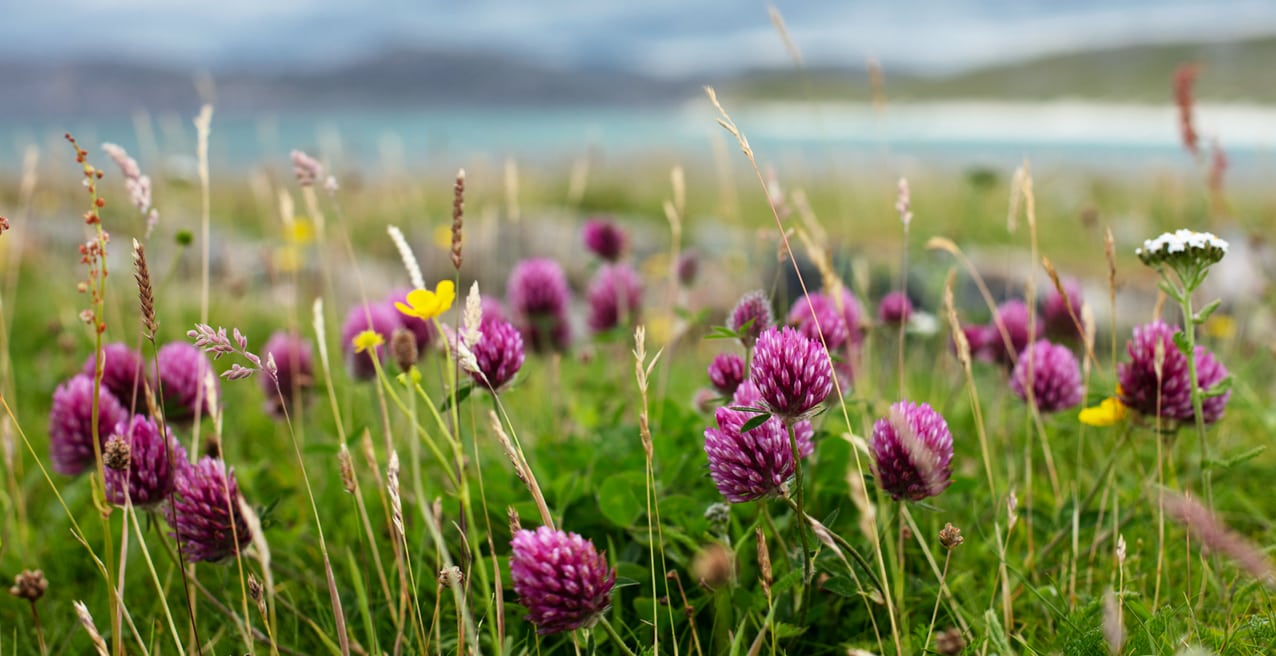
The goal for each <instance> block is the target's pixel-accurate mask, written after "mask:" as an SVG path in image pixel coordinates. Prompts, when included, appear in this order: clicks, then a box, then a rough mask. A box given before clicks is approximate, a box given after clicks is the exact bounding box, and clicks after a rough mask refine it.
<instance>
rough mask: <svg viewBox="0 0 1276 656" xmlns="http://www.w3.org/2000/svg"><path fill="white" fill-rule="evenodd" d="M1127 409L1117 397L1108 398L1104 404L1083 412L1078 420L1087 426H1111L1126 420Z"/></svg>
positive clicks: (1078, 416)
mask: <svg viewBox="0 0 1276 656" xmlns="http://www.w3.org/2000/svg"><path fill="white" fill-rule="evenodd" d="M1125 412H1126V408H1125V406H1124V405H1123V404H1122V403H1121V401H1120V400H1119V399H1117V398H1116V397H1112V396H1110V397H1108V398H1106V399H1104V400H1103V402H1102V403H1100V404H1099V405H1096V406H1094V407H1090V408H1086V409H1084V410H1082V411H1081V413H1080V414H1079V415H1077V418H1078V419H1079V420H1081V423H1083V424H1085V425H1087V426H1111V425H1113V424H1116V423H1117V422H1119V421H1121V420H1122V419H1125Z"/></svg>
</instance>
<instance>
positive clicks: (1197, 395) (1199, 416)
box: [1179, 276, 1214, 505]
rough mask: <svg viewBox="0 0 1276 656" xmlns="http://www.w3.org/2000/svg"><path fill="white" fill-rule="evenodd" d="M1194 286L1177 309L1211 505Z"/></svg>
mask: <svg viewBox="0 0 1276 656" xmlns="http://www.w3.org/2000/svg"><path fill="white" fill-rule="evenodd" d="M1202 277H1203V276H1193V280H1192V281H1190V282H1189V283H1188V284H1191V283H1197V284H1199V281H1200V279H1201V278H1202ZM1194 289H1195V286H1194V285H1193V286H1192V287H1188V288H1186V289H1184V290H1182V298H1180V299H1179V307H1180V308H1181V309H1182V310H1183V336H1184V337H1186V338H1187V353H1185V354H1184V356H1185V357H1186V358H1187V373H1188V377H1189V381H1190V382H1191V384H1192V415H1193V418H1194V419H1195V420H1196V422H1195V423H1196V437H1197V440H1198V442H1199V443H1200V449H1201V477H1202V479H1204V484H1205V498H1206V500H1207V501H1208V502H1209V503H1210V504H1211V505H1212V504H1213V502H1214V490H1213V486H1212V484H1211V478H1212V476H1211V474H1210V467H1209V450H1208V446H1207V445H1206V442H1205V409H1204V405H1205V391H1204V390H1202V389H1201V384H1200V379H1199V378H1198V376H1197V372H1196V316H1195V315H1194V314H1193V312H1192V292H1193V291H1194Z"/></svg>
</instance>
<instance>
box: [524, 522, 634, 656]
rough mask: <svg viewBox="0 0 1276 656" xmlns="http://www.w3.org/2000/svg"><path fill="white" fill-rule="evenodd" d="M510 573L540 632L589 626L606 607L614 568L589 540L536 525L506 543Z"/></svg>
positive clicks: (609, 603) (554, 631)
mask: <svg viewBox="0 0 1276 656" xmlns="http://www.w3.org/2000/svg"><path fill="white" fill-rule="evenodd" d="M510 546H511V547H512V553H511V554H510V576H511V578H512V579H513V580H514V592H515V593H516V594H518V599H519V603H521V604H522V605H523V606H524V607H525V608H527V619H528V620H529V621H530V622H531V623H532V624H535V625H536V632H537V633H539V634H541V635H549V634H553V633H561V632H563V631H571V630H574V629H578V628H581V627H588V626H592V625H593V624H594V622H596V621H598V618H599V617H601V616H602V614H603V613H605V612H606V611H607V609H608V607H610V606H611V590H612V587H613V586H614V585H615V583H616V572H615V570H613V569H612V568H611V566H610V565H608V564H607V559H606V558H605V557H604V555H603V554H600V553H599V552H598V550H597V549H595V548H594V543H593V542H591V541H589V540H586V539H584V538H582V537H581V536H580V535H578V534H576V533H569V532H566V531H561V530H554V529H551V528H549V527H548V526H542V527H540V528H538V529H536V530H535V531H529V530H520V531H518V532H517V533H515V534H514V539H513V540H512V541H511V543H510Z"/></svg>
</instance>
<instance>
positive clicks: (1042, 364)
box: [1010, 339, 1084, 412]
mask: <svg viewBox="0 0 1276 656" xmlns="http://www.w3.org/2000/svg"><path fill="white" fill-rule="evenodd" d="M1010 389H1011V390H1012V391H1014V393H1015V396H1018V397H1019V398H1021V399H1023V400H1024V401H1027V400H1028V390H1029V389H1032V399H1033V401H1035V402H1036V405H1037V408H1038V409H1039V410H1041V411H1042V412H1058V411H1060V410H1067V409H1068V408H1071V407H1074V406H1076V405H1077V404H1078V403H1080V402H1081V397H1082V394H1083V391H1084V386H1083V385H1082V382H1081V367H1080V366H1079V365H1078V364H1077V358H1076V357H1075V356H1073V355H1072V351H1070V350H1068V347H1066V346H1062V345H1060V344H1051V343H1050V342H1049V341H1047V340H1044V339H1042V340H1038V341H1037V342H1035V343H1034V344H1032V345H1031V346H1029V347H1028V348H1026V349H1024V350H1023V353H1020V354H1019V359H1018V362H1016V363H1015V369H1014V372H1013V373H1011V376H1010Z"/></svg>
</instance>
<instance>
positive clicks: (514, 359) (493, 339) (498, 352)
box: [470, 314, 524, 391]
mask: <svg viewBox="0 0 1276 656" xmlns="http://www.w3.org/2000/svg"><path fill="white" fill-rule="evenodd" d="M479 333H480V334H481V335H482V337H481V338H480V339H479V341H478V342H477V343H476V344H474V348H473V349H472V350H473V352H474V360H475V362H476V363H477V364H478V369H479V371H481V372H483V375H482V376H479V375H478V374H475V373H472V372H471V373H470V376H471V377H472V378H474V382H476V383H478V384H480V385H482V386H484V387H486V388H488V389H490V390H493V391H497V390H500V389H502V388H504V387H505V386H506V385H507V384H509V382H510V381H511V380H513V379H514V376H515V374H517V373H518V371H519V369H522V368H523V359H524V355H523V336H522V335H520V334H519V333H518V329H517V328H515V327H514V325H513V324H511V323H510V322H508V321H505V320H504V319H501V318H499V317H488V316H487V315H486V314H485V315H483V320H482V321H480V322H479ZM485 379H486V380H485Z"/></svg>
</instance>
